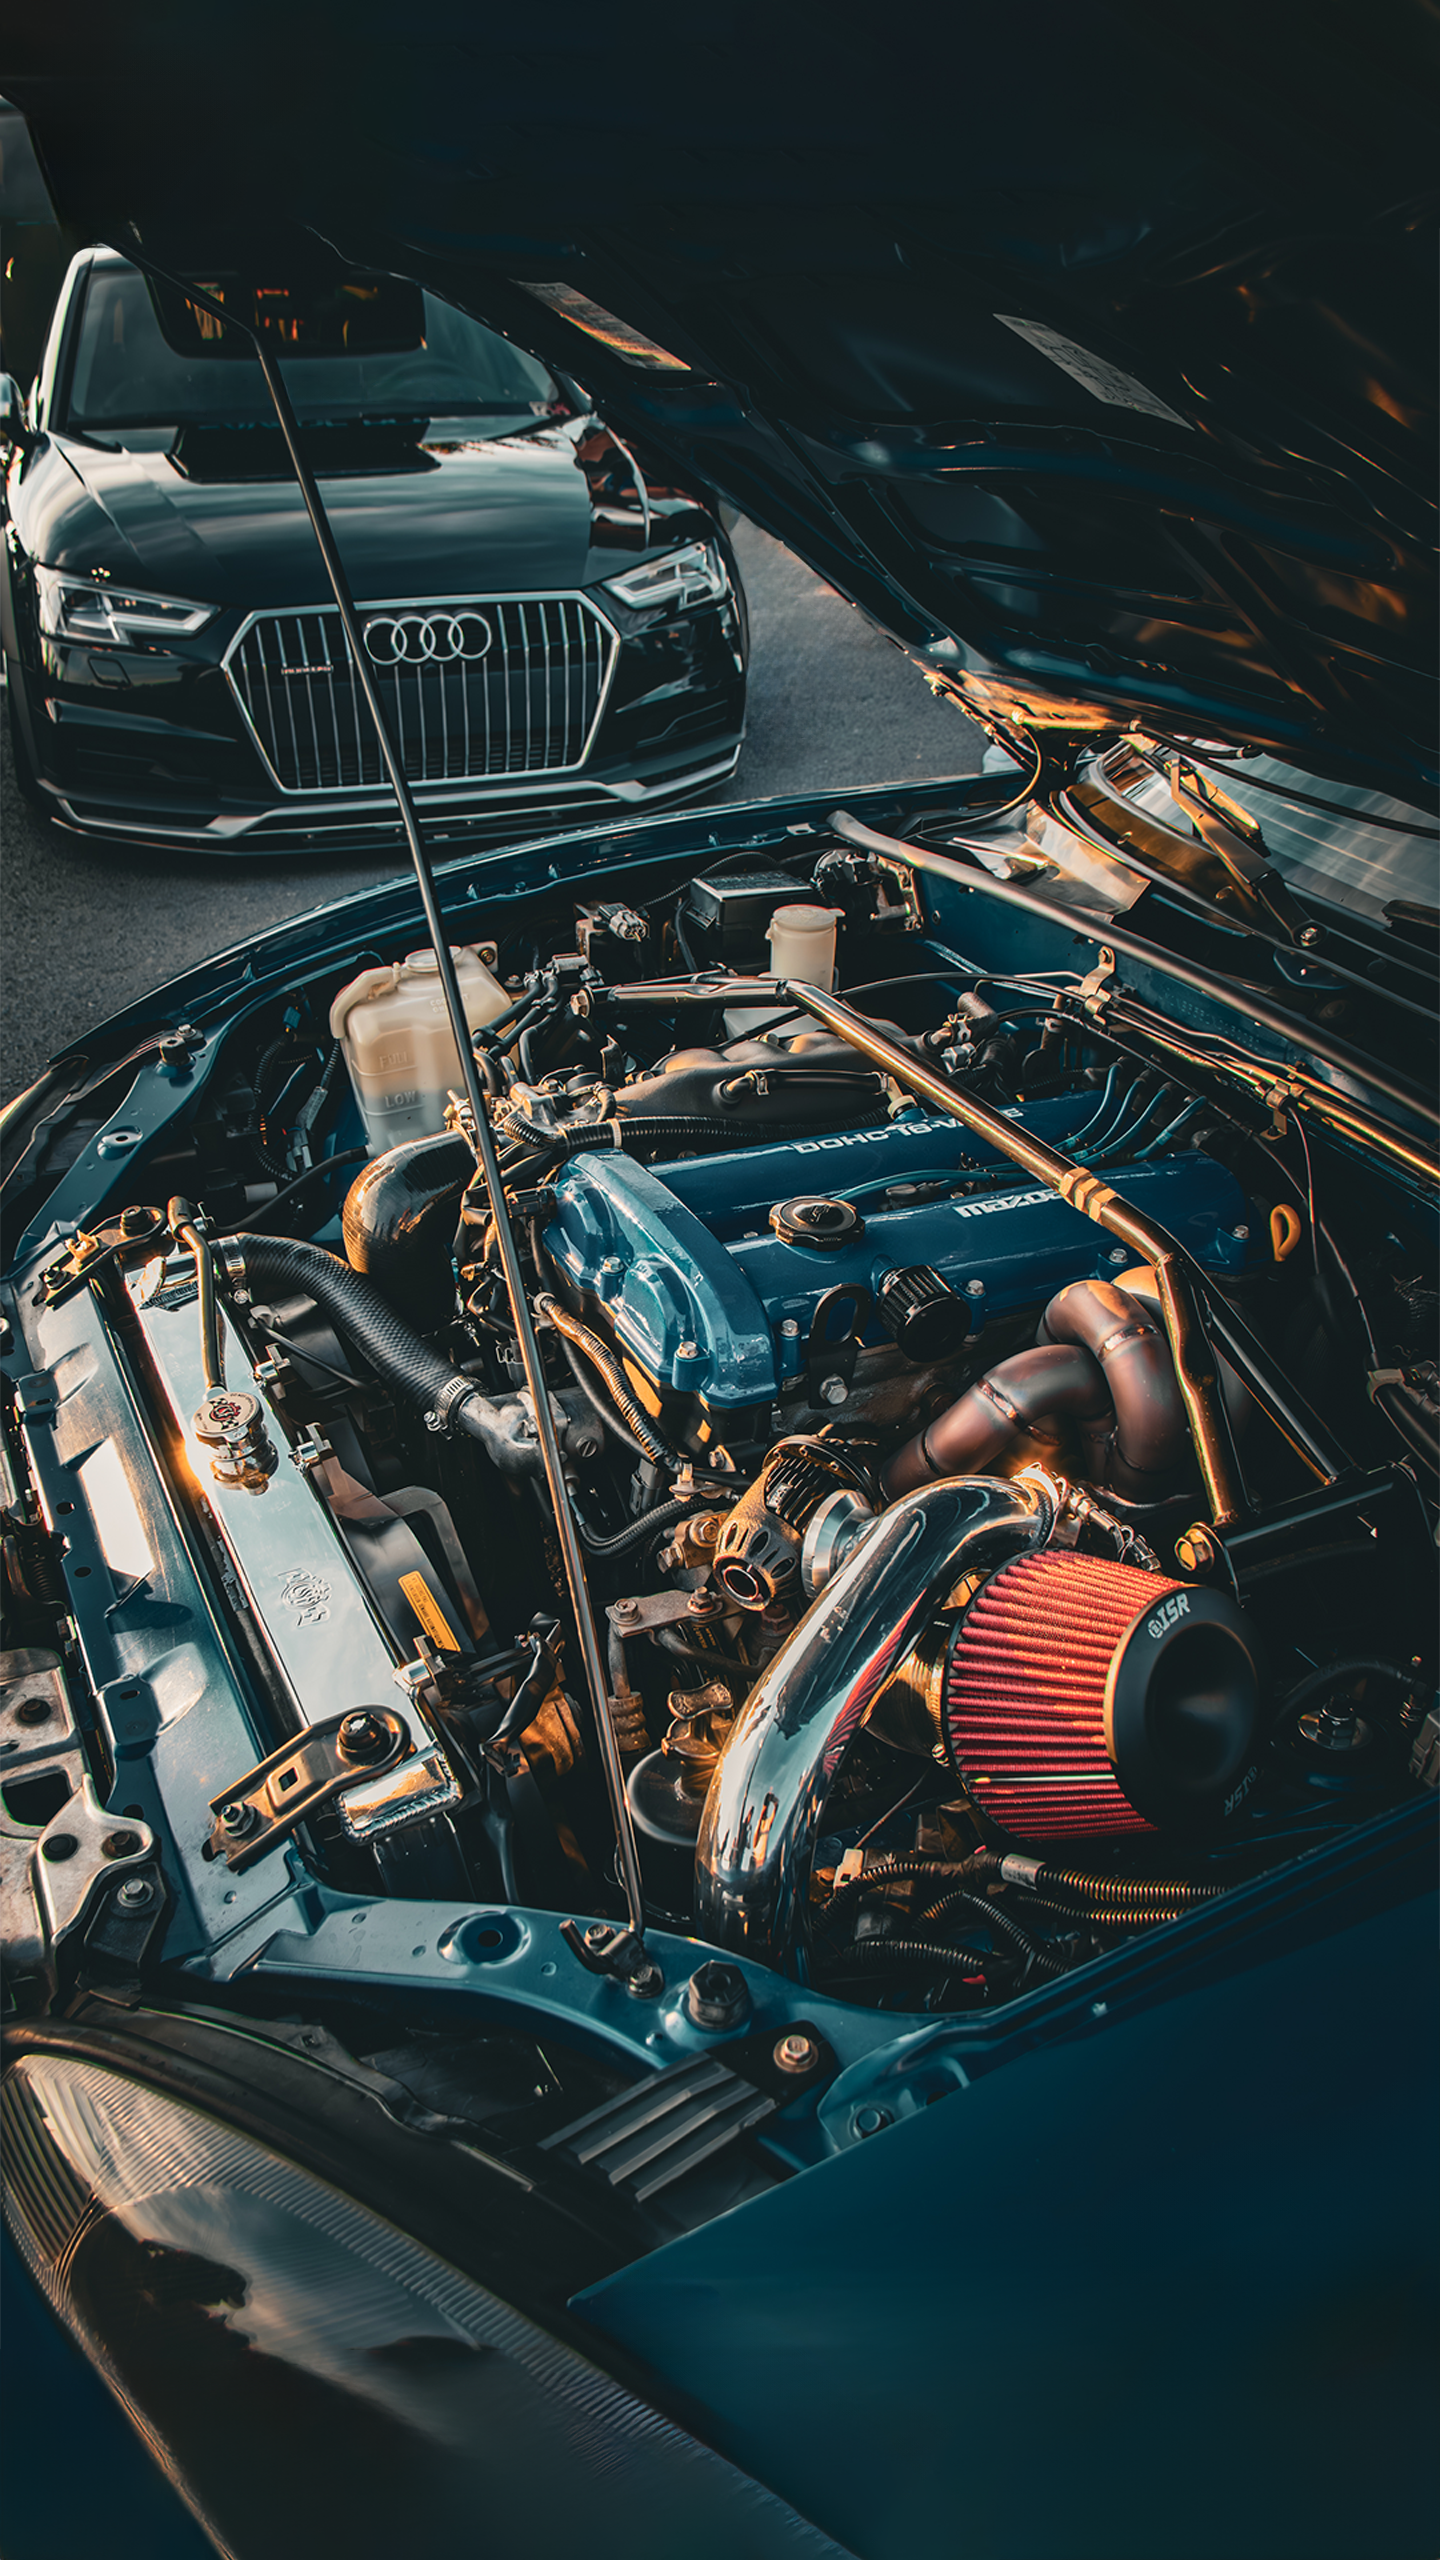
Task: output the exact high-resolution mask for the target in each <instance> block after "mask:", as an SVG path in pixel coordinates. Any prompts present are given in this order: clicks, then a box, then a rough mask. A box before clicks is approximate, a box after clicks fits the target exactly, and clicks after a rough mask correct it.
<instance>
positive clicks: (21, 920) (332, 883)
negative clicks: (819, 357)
mask: <svg viewBox="0 0 1440 2560" xmlns="http://www.w3.org/2000/svg"><path fill="white" fill-rule="evenodd" d="M734 540H735V545H736V549H737V552H738V554H739V558H740V565H741V572H742V575H743V577H744V580H745V591H746V594H747V596H748V598H749V602H750V631H751V662H750V714H749V731H748V735H747V738H746V743H745V747H744V751H743V753H742V755H741V758H740V765H739V769H738V771H737V772H736V774H735V776H734V779H733V780H732V781H731V782H730V783H728V784H727V785H726V786H725V787H724V789H723V790H721V791H719V792H718V793H717V794H716V795H715V797H716V799H717V800H722V801H736V800H755V799H763V798H766V797H768V796H770V795H771V794H774V793H786V792H796V791H811V790H814V791H820V790H829V789H832V788H833V789H835V790H837V791H843V790H856V789H858V788H859V787H860V786H861V785H863V784H866V783H880V782H893V781H897V780H901V779H903V780H907V781H916V782H919V781H925V780H928V779H930V778H931V777H932V776H940V775H949V774H956V773H974V772H976V771H978V769H979V764H980V757H981V753H982V751H983V748H984V744H985V741H984V738H983V736H982V734H981V732H980V731H979V730H978V729H975V728H974V727H972V725H971V724H970V722H968V721H967V720H965V719H963V718H962V717H961V716H960V714H959V713H958V712H957V711H955V710H954V709H953V708H952V706H951V705H950V704H948V703H944V702H938V701H937V700H936V699H935V697H934V695H933V694H931V692H930V691H929V689H928V687H927V686H926V684H925V682H924V679H923V677H922V676H921V675H920V674H919V673H918V672H917V670H916V669H915V668H914V667H913V666H912V665H911V664H910V662H909V660H908V659H907V658H905V657H904V656H902V654H901V652H900V651H899V650H898V649H896V648H895V647H894V645H893V644H892V643H891V642H890V641H889V640H887V639H886V638H885V637H884V636H883V634H881V633H880V632H877V631H875V630H874V629H873V628H872V627H871V625H870V624H869V623H867V622H866V621H865V620H864V618H863V616H861V615H860V614H859V613H857V612H856V611H855V609H854V607H853V606H851V605H847V604H845V603H844V602H842V600H841V598H840V597H839V596H837V595H836V594H835V593H834V591H833V589H832V588H830V587H827V586H825V585H824V584H823V583H822V582H821V580H820V579H819V578H817V577H815V576H814V575H813V574H812V573H811V571H810V570H808V569H806V568H805V567H804V566H803V565H802V564H801V562H800V561H798V560H796V559H795V558H794V557H793V555H792V554H791V553H790V552H788V551H786V550H784V549H783V548H782V547H781V545H780V544H779V543H777V542H772V541H771V539H770V537H769V535H768V534H764V533H761V532H759V531H758V530H757V528H756V527H755V526H753V525H750V524H746V523H743V522H742V523H741V524H739V525H738V526H737V527H736V529H735V535H734ZM3 729H4V723H3V722H0V731H3ZM519 832H520V830H519V827H518V825H517V834H518V833H519ZM0 848H3V870H0V908H3V946H0V1099H3V1100H6V1101H8V1100H9V1099H10V1098H11V1097H12V1096H13V1095H14V1094H16V1093H18V1092H21V1091H22V1090H23V1089H24V1087H25V1086H26V1085H27V1084H30V1083H31V1082H32V1081H33V1080H34V1078H35V1077H36V1076H37V1075H39V1073H40V1072H41V1069H42V1068H43V1067H44V1065H45V1063H46V1060H47V1059H48V1058H49V1057H50V1056H51V1055H52V1054H53V1053H54V1052H55V1051H56V1050H57V1049H59V1048H61V1047H63V1046H64V1045H65V1044H66V1043H67V1042H69V1041H71V1040H74V1039H77V1038H79V1037H80V1036H81V1035H82V1034H83V1033H84V1032H86V1031H88V1030H90V1029H91V1028H92V1027H93V1026H94V1025H95V1024H97V1023H99V1022H102V1021H104V1020H105V1018H106V1017H107V1015H109V1014H112V1013H114V1012H116V1011H118V1009H119V1008H120V1006H122V1005H125V1004H130V1003H132V1002H134V1001H135V999H136V998H138V997H140V996H143V995H145V994H146V993H147V992H148V991H149V990H150V989H151V988H152V987H157V986H159V985H161V984H162V983H163V982H164V981H165V980H166V979H168V978H172V977H174V976H175V975H177V973H178V972H179V971H181V970H183V969H188V968H190V967H191V966H192V965H193V964H194V963H195V962H196V961H198V960H203V959H204V957H205V955H206V953H207V952H210V951H218V950H222V949H224V948H225V947H226V946H227V945H229V944H231V943H235V942H240V941H243V940H244V939H245V937H246V936H247V935H249V934H256V933H260V932H262V931H263V930H264V928H265V927H266V926H267V925H270V924H275V923H278V922H279V920H280V919H281V917H283V916H291V915H297V914H299V913H300V912H301V911H302V910H303V909H304V908H306V907H310V906H318V905H320V904H321V903H322V902H324V901H326V900H328V899H331V898H338V897H343V896H344V895H345V894H346V893H347V892H348V891H349V890H352V889H361V888H364V887H366V886H367V885H368V884H369V883H370V882H372V881H376V880H385V879H389V878H392V877H393V876H394V873H395V869H396V864H395V856H394V853H393V850H387V851H385V852H382V853H377V854H376V855H375V856H374V857H373V859H370V860H366V859H364V858H361V859H357V858H356V857H355V855H354V854H333V855H324V854H317V855H315V856H313V857H312V858H310V859H307V860H306V861H303V862H297V861H295V860H293V859H290V858H287V857H280V858H278V859H277V858H274V857H271V858H269V859H266V858H264V857H262V856H259V855H253V854H252V855H223V856H221V855H214V854H196V853H189V852H184V853H181V852H165V851H158V850H157V851H147V850H143V849H137V848H136V847H135V846H134V845H132V844H125V843H119V842H103V841H101V840H100V839H99V838H93V837H91V838H87V837H80V836H72V835H67V834H64V833H63V832H62V831H61V830H60V829H59V828H57V827H53V826H50V825H49V824H48V823H47V822H46V821H45V820H44V819H43V818H41V817H39V816H37V815H36V814H35V813H34V812H33V811H32V810H30V809H29V808H28V807H27V806H26V804H25V802H24V801H23V800H21V798H20V797H19V795H18V793H17V792H16V790H15V787H14V779H13V775H12V773H11V768H10V750H9V740H8V736H7V737H6V738H5V742H4V749H3V768H0Z"/></svg>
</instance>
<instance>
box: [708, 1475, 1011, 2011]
mask: <svg viewBox="0 0 1440 2560" xmlns="http://www.w3.org/2000/svg"><path fill="white" fill-rule="evenodd" d="M1056 1508H1057V1501H1056V1495H1055V1492H1054V1490H1053V1489H1052V1488H1051V1486H1050V1484H1049V1481H1048V1479H1047V1478H1046V1477H1045V1476H1044V1475H1043V1474H1042V1473H1041V1472H1040V1470H1039V1469H1038V1468H1036V1469H1031V1470H1029V1471H1027V1473H1025V1474H1024V1475H1021V1476H1016V1477H1014V1478H1013V1479H1009V1480H1006V1481H1003V1482H1002V1481H999V1480H998V1479H994V1478H990V1477H986V1476H968V1477H965V1478H963V1479H962V1478H957V1477H951V1478H948V1479H946V1480H945V1481H944V1482H942V1483H939V1484H927V1485H922V1486H921V1487H920V1488H919V1490H918V1491H917V1492H915V1493H912V1494H910V1495H909V1496H907V1498H906V1499H905V1500H904V1501H903V1502H897V1503H895V1504H894V1505H893V1506H892V1508H891V1509H890V1510H888V1511H886V1512H884V1513H883V1514H882V1515H881V1517H880V1518H879V1519H878V1520H877V1521H876V1522H875V1523H874V1525H873V1527H871V1528H868V1529H866V1530H865V1532H864V1534H863V1535H862V1536H860V1537H859V1538H858V1539H857V1540H856V1542H855V1544H854V1545H853V1546H852V1547H851V1548H850V1551H849V1553H848V1554H847V1556H846V1557H845V1561H844V1562H843V1563H842V1564H841V1566H840V1568H839V1570H838V1571H837V1572H836V1574H835V1576H834V1578H833V1580H831V1581H829V1582H827V1583H826V1585H825V1587H824V1589H823V1590H822V1591H821V1593H820V1595H819V1597H818V1599H816V1600H815V1601H813V1602H812V1604H811V1606H810V1608H809V1609H808V1610H807V1611H806V1613H805V1616H804V1617H803V1618H802V1619H801V1621H800V1623H799V1625H798V1626H797V1627H796V1629H795V1631H794V1633H793V1635H791V1636H790V1637H789V1638H788V1639H787V1641H786V1642H785V1644H784V1645H783V1646H782V1647H781V1649H780V1651H779V1652H778V1653H777V1654H776V1656H775V1659H774V1661H773V1662H772V1663H771V1664H770V1666H769V1668H768V1670H767V1671H766V1672H765V1673H764V1674H763V1676H762V1678H761V1679H760V1680H759V1681H758V1682H757V1684H756V1686H755V1687H754V1688H753V1689H752V1690H751V1692H750V1695H749V1697H748V1698H747V1699H746V1701H745V1704H744V1706H743V1707H742V1709H741V1711H740V1714H739V1716H738V1718H737V1719H736V1723H735V1726H734V1729H733V1731H732V1732H731V1735H730V1739H729V1741H728V1742H727V1743H726V1745H725V1750H724V1754H723V1756H722V1758H721V1762H720V1766H719V1768H718V1769H717V1770H716V1772H715V1776H714V1778H713V1779H712V1781H711V1785H710V1792H709V1795H708V1796H707V1797H706V1799H705V1812H704V1816H703V1818H702V1821H701V1825H700V1839H699V1845H698V1850H697V1854H696V1862H695V1926H696V1930H697V1933H698V1934H699V1936H701V1937H702V1938H704V1939H705V1940H706V1941H707V1942H708V1943H709V1944H710V1945H712V1946H717V1947H727V1948H731V1949H733V1950H734V1952H735V1953H736V1954H737V1955H746V1956H751V1957H753V1958H754V1959H755V1961H756V1962H757V1963H759V1964H768V1965H773V1966H774V1967H776V1969H777V1970H780V1971H788V1972H791V1973H796V1972H798V1970H799V1964H800V1958H799V1940H800V1936H801V1921H802V1918H803V1914H804V1911H805V1905H806V1898H807V1895H808V1892H809V1886H810V1869H811V1865H812V1862H813V1858H814V1852H815V1842H816V1838H817V1836H818V1833H819V1829H820V1823H821V1818H822V1815H823V1813H824V1809H825V1799H826V1797H827V1795H828V1794H829V1791H830V1786H831V1782H832V1781H833V1779H834V1777H835V1775H836V1772H837V1770H838V1769H839V1766H840V1763H841V1761H842V1759H843V1758H844V1756H845V1753H846V1751H847V1749H848V1748H849V1745H850V1743H851V1742H852V1741H853V1739H854V1737H855V1735H856V1733H857V1732H858V1731H859V1728H860V1725H861V1724H862V1722H863V1721H864V1718H865V1715H866V1713H867V1711H868V1709H869V1708H870V1706H871V1704H872V1702H873V1701H874V1699H875V1698H876V1697H877V1695H878V1694H879V1692H880V1690H881V1689H882V1688H883V1687H884V1685H885V1683H886V1681H887V1680H888V1679H890V1677H891V1675H892V1674H893V1673H894V1672H896V1671H897V1670H898V1669H899V1668H900V1665H901V1664H902V1663H903V1662H904V1660H905V1658H906V1656H907V1655H908V1654H909V1653H910V1651H911V1649H912V1648H913V1646H914V1645H915V1644H916V1643H917V1642H918V1641H919V1638H920V1637H921V1635H922V1634H923V1633H924V1630H925V1627H926V1625H927V1623H928V1621H929V1619H930V1616H931V1614H932V1612H933V1611H934V1610H935V1609H936V1608H937V1607H938V1606H939V1605H940V1604H941V1603H942V1602H943V1600H944V1598H945V1595H946V1593H947V1592H948V1591H949V1590H950V1589H951V1588H952V1586H953V1585H954V1584H955V1583H956V1582H957V1581H959V1580H960V1579H961V1577H962V1576H963V1575H966V1574H971V1573H992V1572H994V1571H995V1570H996V1569H997V1568H998V1567H999V1566H1000V1565H1002V1564H1008V1563H1009V1562H1010V1560H1011V1559H1012V1558H1013V1557H1015V1556H1019V1555H1024V1554H1026V1553H1028V1552H1029V1551H1030V1550H1031V1549H1032V1548H1035V1547H1040V1546H1043V1545H1044V1544H1045V1542H1046V1540H1047V1539H1048V1538H1049V1536H1050V1533H1051V1530H1052V1529H1053V1527H1054V1524H1055V1515H1056Z"/></svg>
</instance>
